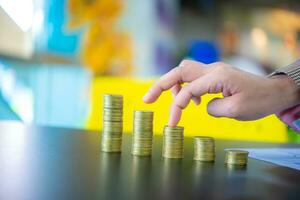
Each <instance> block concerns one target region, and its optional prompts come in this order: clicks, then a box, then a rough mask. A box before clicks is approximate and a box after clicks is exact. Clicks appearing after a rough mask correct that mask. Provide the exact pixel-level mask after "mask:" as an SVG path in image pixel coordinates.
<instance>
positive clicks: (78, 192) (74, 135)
mask: <svg viewBox="0 0 300 200" xmlns="http://www.w3.org/2000/svg"><path fill="white" fill-rule="evenodd" d="M0 130H1V131H0V177H1V178H0V199H5V200H6V199H13V200H17V199H39V200H41V199H43V200H44V199H251V200H255V199H272V200H276V199H300V171H296V170H293V169H289V168H285V167H280V166H276V165H273V164H270V163H266V162H262V161H258V160H254V159H249V162H248V166H247V168H246V169H229V168H227V167H226V166H225V165H224V149H225V148H238V147H278V146H293V147H294V146H296V145H292V144H271V143H257V142H241V141H225V140H223V141H222V140H217V141H216V152H217V157H216V161H215V162H214V163H201V162H197V161H193V159H192V158H193V141H192V138H185V158H184V159H182V160H180V159H179V160H177V159H163V158H162V157H161V146H162V145H161V144H162V140H161V136H156V137H154V146H153V155H152V157H135V156H132V155H131V154H130V146H131V137H130V135H129V134H124V136H123V138H124V139H123V151H122V153H121V154H118V153H103V152H101V151H100V140H101V134H100V133H97V132H90V131H84V130H74V129H64V128H47V127H35V126H24V125H22V124H21V123H16V122H0ZM298 147H299V146H298Z"/></svg>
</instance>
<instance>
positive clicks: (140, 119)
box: [131, 110, 153, 156]
mask: <svg viewBox="0 0 300 200" xmlns="http://www.w3.org/2000/svg"><path fill="white" fill-rule="evenodd" d="M152 138H153V112H152V111H142V110H136V111H134V119H133V134H132V149H131V153H132V154H133V155H136V156H150V155H151V152H152Z"/></svg>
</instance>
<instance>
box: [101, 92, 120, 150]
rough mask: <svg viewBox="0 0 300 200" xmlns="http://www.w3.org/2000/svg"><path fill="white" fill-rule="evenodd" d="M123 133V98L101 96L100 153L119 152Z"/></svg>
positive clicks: (118, 96) (107, 95)
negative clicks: (101, 127) (101, 130)
mask: <svg viewBox="0 0 300 200" xmlns="http://www.w3.org/2000/svg"><path fill="white" fill-rule="evenodd" d="M122 133H123V96H121V95H112V94H104V95H103V132H102V147H101V148H102V151H104V152H121V147H122Z"/></svg>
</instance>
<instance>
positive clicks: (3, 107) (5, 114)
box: [0, 92, 20, 120]
mask: <svg viewBox="0 0 300 200" xmlns="http://www.w3.org/2000/svg"><path fill="white" fill-rule="evenodd" d="M0 120H20V118H19V116H18V115H17V114H16V113H15V112H14V111H13V110H12V109H11V107H10V106H9V104H8V103H7V101H6V100H5V99H4V98H3V96H2V94H1V92H0Z"/></svg>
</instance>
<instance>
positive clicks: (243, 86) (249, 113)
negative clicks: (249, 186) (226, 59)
mask: <svg viewBox="0 0 300 200" xmlns="http://www.w3.org/2000/svg"><path fill="white" fill-rule="evenodd" d="M183 83H188V84H187V85H185V86H183V87H182V86H181V84H183ZM169 89H172V93H173V96H174V101H173V104H172V106H171V111H170V120H169V126H176V125H177V124H178V122H179V120H180V117H181V114H182V110H183V109H184V108H186V107H187V105H188V104H189V102H190V100H191V99H192V100H193V101H194V102H195V103H196V104H197V105H198V104H200V102H201V96H202V95H204V94H206V93H222V94H223V98H215V99H213V100H211V101H210V102H209V103H208V105H207V112H208V113H209V114H210V115H212V116H215V117H229V118H234V119H237V120H255V119H259V118H262V117H265V116H267V115H269V114H273V113H275V112H278V111H281V110H284V109H286V108H289V107H291V106H294V105H296V104H298V103H299V102H300V97H299V96H300V93H299V89H298V87H297V85H296V84H295V83H294V82H293V81H292V79H290V78H289V77H288V76H285V75H279V76H274V77H272V78H267V77H260V76H256V75H253V74H250V73H247V72H243V71H241V70H238V69H235V68H233V67H231V66H229V65H227V64H225V63H221V62H217V63H212V64H208V65H206V64H203V63H199V62H195V61H191V60H183V61H182V62H181V63H180V65H179V66H178V67H176V68H174V69H172V70H171V71H170V72H168V73H166V74H165V75H163V76H162V77H161V78H160V79H159V80H158V81H157V82H156V83H155V84H154V85H153V86H152V87H151V88H150V90H149V91H148V92H147V94H146V95H145V96H144V97H143V101H144V102H145V103H153V102H155V101H156V100H157V99H158V97H159V96H160V95H161V93H162V92H163V91H166V90H169Z"/></svg>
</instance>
